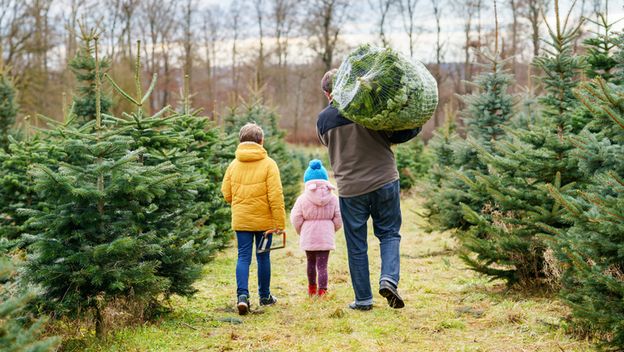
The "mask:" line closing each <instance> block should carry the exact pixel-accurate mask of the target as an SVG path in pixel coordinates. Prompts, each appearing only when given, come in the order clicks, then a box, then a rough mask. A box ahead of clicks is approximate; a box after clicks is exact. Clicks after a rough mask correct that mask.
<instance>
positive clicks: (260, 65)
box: [252, 0, 266, 87]
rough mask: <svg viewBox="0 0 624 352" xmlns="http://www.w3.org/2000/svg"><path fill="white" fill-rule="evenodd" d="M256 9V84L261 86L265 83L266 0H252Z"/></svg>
mask: <svg viewBox="0 0 624 352" xmlns="http://www.w3.org/2000/svg"><path fill="white" fill-rule="evenodd" d="M252 1H253V7H254V10H255V11H256V24H257V25H258V59H257V62H256V86H257V87H261V86H262V84H263V83H264V77H263V75H264V26H263V22H264V15H265V11H266V10H265V8H264V4H265V2H264V0H252Z"/></svg>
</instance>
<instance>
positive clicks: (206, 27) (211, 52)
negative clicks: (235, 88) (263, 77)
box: [203, 7, 222, 120]
mask: <svg viewBox="0 0 624 352" xmlns="http://www.w3.org/2000/svg"><path fill="white" fill-rule="evenodd" d="M221 15H222V14H221V12H220V9H219V8H218V7H211V8H208V9H207V10H206V11H205V12H204V16H203V32H204V36H203V37H204V50H205V55H206V74H207V76H208V97H209V99H210V106H209V109H208V110H209V111H210V114H211V118H212V119H213V120H214V119H215V118H216V116H215V114H214V110H215V105H216V98H215V93H216V85H215V80H216V67H217V66H216V55H217V49H216V45H217V41H218V40H220V36H219V28H220V21H219V18H220V17H219V16H221Z"/></svg>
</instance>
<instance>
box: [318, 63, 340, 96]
mask: <svg viewBox="0 0 624 352" xmlns="http://www.w3.org/2000/svg"><path fill="white" fill-rule="evenodd" d="M336 72H338V70H337V69H335V68H334V69H331V70H329V71H327V72H325V74H324V75H323V79H321V89H323V92H326V93H331V92H332V89H333V87H334V76H336Z"/></svg>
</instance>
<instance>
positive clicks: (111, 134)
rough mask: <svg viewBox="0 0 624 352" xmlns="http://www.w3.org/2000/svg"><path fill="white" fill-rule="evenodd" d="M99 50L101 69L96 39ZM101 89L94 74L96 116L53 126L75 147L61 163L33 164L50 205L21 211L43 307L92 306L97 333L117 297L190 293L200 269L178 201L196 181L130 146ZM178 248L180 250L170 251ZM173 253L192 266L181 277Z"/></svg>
mask: <svg viewBox="0 0 624 352" xmlns="http://www.w3.org/2000/svg"><path fill="white" fill-rule="evenodd" d="M94 39H95V38H94ZM94 50H95V52H94V55H95V63H96V64H95V72H96V75H95V77H99V65H98V62H99V61H98V59H97V40H96V41H95V43H94ZM99 91H100V80H99V79H96V95H95V97H96V104H95V106H96V115H95V116H96V119H95V120H94V121H90V122H87V123H85V124H84V125H81V126H80V125H76V124H67V125H62V126H59V127H57V129H56V130H55V131H53V133H55V135H56V136H58V139H57V140H55V143H56V145H57V146H58V147H59V148H60V149H61V150H63V151H64V152H65V153H66V154H67V155H68V157H67V158H66V159H65V160H64V161H62V162H60V163H59V165H58V169H57V170H53V169H51V168H50V167H48V166H46V165H36V167H35V168H34V170H33V171H32V175H33V176H34V179H35V189H36V191H37V192H38V194H39V201H40V202H42V203H45V204H46V206H45V207H44V208H42V209H39V210H37V209H30V210H26V209H25V210H23V211H22V212H23V214H25V215H27V216H29V217H30V218H29V220H28V221H27V225H28V226H29V227H30V229H32V230H31V231H32V235H30V236H29V237H31V238H32V240H33V242H34V243H33V245H32V246H31V249H32V251H33V254H32V255H31V256H30V260H29V261H28V263H27V272H26V273H27V279H28V281H30V282H31V283H32V284H36V285H38V286H40V287H42V288H43V293H42V295H41V300H40V306H41V308H42V309H46V310H53V311H54V312H55V314H56V315H57V316H85V315H88V314H91V313H92V314H93V318H94V321H95V327H96V329H95V330H96V335H97V336H98V337H100V336H102V335H103V333H104V330H103V319H104V318H103V314H102V311H103V309H104V308H105V307H106V306H107V305H108V304H109V303H110V302H112V301H125V302H128V301H130V302H139V303H141V302H143V303H146V304H148V303H154V302H156V301H157V300H158V299H159V298H160V297H162V296H163V294H164V295H165V296H167V295H169V294H170V293H171V292H175V293H183V294H186V293H188V292H190V291H192V288H190V287H189V285H190V284H189V282H188V281H186V278H188V277H196V276H197V275H198V274H197V272H198V271H199V268H198V265H193V264H195V263H196V262H195V261H194V260H193V259H189V258H194V257H193V255H194V253H192V252H193V248H192V242H188V241H187V242H185V243H184V244H181V243H180V242H181V241H180V240H179V239H183V238H185V237H188V232H189V231H192V230H193V224H192V223H190V221H189V217H188V216H187V215H185V214H182V213H181V212H180V211H177V210H173V209H172V205H171V204H172V203H176V204H184V203H183V201H184V200H187V199H189V196H188V194H189V193H193V192H194V190H193V188H192V185H189V184H188V183H187V182H188V179H187V178H186V177H185V176H184V175H181V174H180V173H179V172H178V169H177V167H176V166H175V165H174V164H173V163H171V162H170V161H164V162H157V161H154V162H153V163H145V162H144V161H145V155H146V153H147V152H146V149H145V148H139V149H133V147H134V145H135V143H136V142H135V140H133V139H132V138H131V137H128V136H127V135H125V134H127V130H128V129H130V127H128V126H123V127H120V126H119V125H118V124H117V123H112V122H111V121H109V120H106V121H102V119H101V113H100V109H99V107H100V102H99V100H100V99H99V98H100V94H99ZM178 202H179V203H178ZM183 210H184V209H183ZM189 223H190V224H189ZM158 226H162V227H163V229H159V228H158ZM163 234H165V237H164V238H163V237H159V236H163ZM167 245H170V246H171V248H167V247H165V246H167ZM172 252H175V254H178V255H180V256H181V257H180V258H171V257H170V254H171V253H172ZM168 259H172V261H175V262H176V263H180V262H183V264H185V265H186V264H190V265H188V267H186V269H187V270H188V271H189V273H188V274H187V275H186V276H181V280H180V282H173V281H172V279H173V278H178V277H180V276H179V275H177V274H178V273H179V272H180V271H181V270H182V269H181V268H180V267H179V266H176V265H174V264H172V263H165V261H166V260H168ZM170 271H175V272H170Z"/></svg>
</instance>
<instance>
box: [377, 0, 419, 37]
mask: <svg viewBox="0 0 624 352" xmlns="http://www.w3.org/2000/svg"><path fill="white" fill-rule="evenodd" d="M395 1H396V0H368V4H369V6H370V7H371V9H372V10H373V11H374V12H375V16H376V18H377V31H378V35H379V40H380V41H381V45H382V46H383V47H387V46H388V45H389V44H390V43H389V41H388V38H386V33H385V25H386V19H387V18H388V13H389V12H390V8H391V7H392V5H393V4H394V3H395ZM417 1H418V0H416V2H417ZM408 2H410V1H409V0H408ZM410 40H411V38H410ZM410 45H411V43H410Z"/></svg>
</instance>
